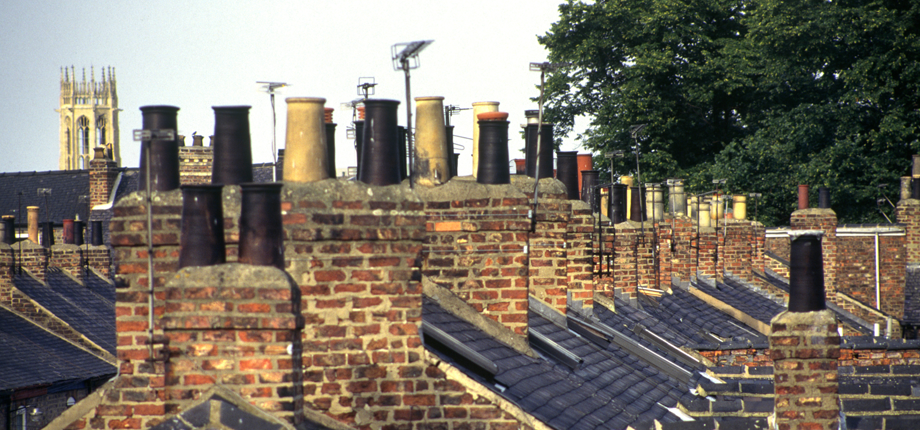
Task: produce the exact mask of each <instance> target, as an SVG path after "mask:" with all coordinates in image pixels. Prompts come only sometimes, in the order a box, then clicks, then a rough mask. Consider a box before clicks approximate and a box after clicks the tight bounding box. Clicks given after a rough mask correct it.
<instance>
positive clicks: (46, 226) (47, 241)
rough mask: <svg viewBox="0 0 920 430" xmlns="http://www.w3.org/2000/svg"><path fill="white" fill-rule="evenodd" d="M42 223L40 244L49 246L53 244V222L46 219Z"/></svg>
mask: <svg viewBox="0 0 920 430" xmlns="http://www.w3.org/2000/svg"><path fill="white" fill-rule="evenodd" d="M41 224H42V246H44V247H45V248H50V247H52V246H54V222H52V221H48V222H43V223H41Z"/></svg>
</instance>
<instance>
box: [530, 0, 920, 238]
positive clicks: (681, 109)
mask: <svg viewBox="0 0 920 430" xmlns="http://www.w3.org/2000/svg"><path fill="white" fill-rule="evenodd" d="M559 10H560V19H559V21H558V22H556V23H555V24H553V26H552V28H551V29H550V31H549V32H547V33H546V35H544V36H542V37H540V38H539V41H540V43H542V44H543V45H545V46H546V47H547V49H548V50H549V52H550V60H551V61H553V62H569V63H571V66H568V67H566V68H564V69H562V70H560V71H558V72H556V73H554V74H552V75H550V77H549V79H548V81H547V91H548V92H547V94H548V100H549V102H548V104H547V106H548V108H547V118H549V120H551V121H553V122H555V123H556V124H557V126H556V130H557V133H559V135H567V134H569V133H571V132H572V128H573V126H574V121H575V119H576V118H578V117H580V116H586V117H588V118H590V120H591V125H590V127H589V128H588V130H586V131H585V132H584V133H582V134H580V135H579V136H578V137H577V139H579V140H580V141H581V143H582V144H583V145H584V146H585V147H586V148H588V149H591V150H593V151H595V152H597V153H604V152H607V151H613V150H623V151H625V152H627V153H632V151H634V150H635V149H636V148H635V145H636V143H637V142H638V144H639V145H638V149H639V152H640V157H641V170H642V176H643V178H642V179H643V182H660V181H662V180H664V179H666V178H670V177H683V178H686V179H687V180H688V184H689V186H690V189H691V190H692V191H695V192H702V191H706V190H709V189H711V188H712V184H711V180H712V179H713V178H726V179H728V184H727V188H728V190H729V191H731V192H744V193H746V192H760V193H762V194H763V196H764V198H763V200H762V201H761V202H760V203H758V206H759V210H758V212H759V214H758V215H759V216H758V218H759V219H760V220H761V221H763V222H765V223H767V224H768V225H777V224H784V223H787V222H788V216H789V213H790V212H791V211H792V210H794V209H795V199H796V197H795V196H796V188H797V185H798V184H800V183H806V184H811V185H812V186H813V187H815V188H817V187H818V186H829V187H831V189H832V200H833V202H834V204H833V207H834V209H835V211H836V212H837V214H838V217H839V218H840V219H841V221H842V222H870V221H871V222H878V221H883V219H882V218H881V215H880V214H879V212H878V209H877V207H876V199H877V198H878V197H879V188H878V187H877V185H878V184H880V183H887V184H890V186H889V187H888V188H887V189H885V190H883V191H884V192H885V193H886V194H887V195H889V196H891V197H892V198H894V197H896V194H897V184H898V181H899V179H898V178H899V177H900V176H902V175H903V174H906V173H907V172H908V168H909V163H910V155H911V154H913V153H915V152H917V151H918V150H920V129H918V126H920V114H918V109H920V2H917V1H916V0H914V1H869V2H866V1H854V0H845V1H811V0H789V1H781V0H761V1H742V0H706V1H702V0H650V1H636V0H612V1H598V2H594V3H590V4H587V3H582V2H576V1H574V0H569V1H568V2H567V3H565V4H562V5H561V6H560V9H559ZM637 124H646V127H645V128H644V130H643V132H644V133H643V134H642V135H641V136H639V138H638V139H636V140H634V139H633V138H632V137H631V136H630V135H629V130H630V128H631V127H632V126H634V125H637ZM607 165H608V164H607V163H599V166H600V167H601V168H606V167H607ZM614 170H615V171H616V172H618V173H626V172H631V171H634V170H635V158H634V156H633V157H624V158H622V159H619V160H617V161H615V165H614ZM815 194H816V193H815Z"/></svg>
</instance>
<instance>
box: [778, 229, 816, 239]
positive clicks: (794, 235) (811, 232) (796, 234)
mask: <svg viewBox="0 0 920 430" xmlns="http://www.w3.org/2000/svg"><path fill="white" fill-rule="evenodd" d="M787 233H788V234H789V237H790V238H792V239H795V238H798V237H800V236H818V237H819V238H820V237H821V236H824V231H822V230H788V231H787Z"/></svg>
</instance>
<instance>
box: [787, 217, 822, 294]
mask: <svg viewBox="0 0 920 430" xmlns="http://www.w3.org/2000/svg"><path fill="white" fill-rule="evenodd" d="M823 234H824V232H823V231H821V230H793V231H790V232H789V239H790V241H791V244H790V251H789V261H790V267H789V312H812V311H820V310H822V309H825V307H826V306H825V303H824V300H825V298H824V263H823V257H822V254H821V237H822V235H823Z"/></svg>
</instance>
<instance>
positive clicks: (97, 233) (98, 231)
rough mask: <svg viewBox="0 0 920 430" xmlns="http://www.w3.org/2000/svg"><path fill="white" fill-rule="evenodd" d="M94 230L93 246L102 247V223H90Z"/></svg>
mask: <svg viewBox="0 0 920 430" xmlns="http://www.w3.org/2000/svg"><path fill="white" fill-rule="evenodd" d="M90 225H91V226H92V228H93V242H92V244H93V246H102V243H103V241H102V221H90Z"/></svg>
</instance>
